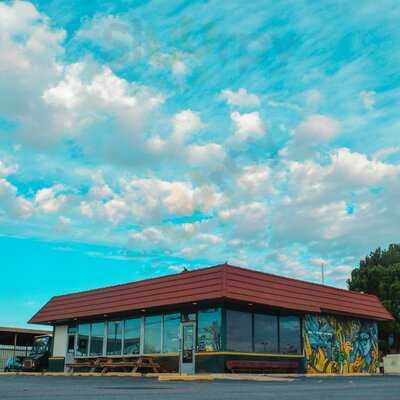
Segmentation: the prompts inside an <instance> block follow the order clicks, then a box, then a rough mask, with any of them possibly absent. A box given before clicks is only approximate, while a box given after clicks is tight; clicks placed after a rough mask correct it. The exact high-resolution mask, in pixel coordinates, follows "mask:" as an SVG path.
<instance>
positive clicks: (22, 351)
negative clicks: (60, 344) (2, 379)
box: [0, 327, 51, 371]
mask: <svg viewBox="0 0 400 400" xmlns="http://www.w3.org/2000/svg"><path fill="white" fill-rule="evenodd" d="M48 334H51V332H49V331H43V330H38V329H25V328H9V327H0V371H3V370H4V366H5V363H6V361H7V359H8V358H10V357H16V356H22V357H25V356H27V355H28V354H29V352H30V351H31V349H32V345H33V342H34V340H35V337H36V336H40V335H48Z"/></svg>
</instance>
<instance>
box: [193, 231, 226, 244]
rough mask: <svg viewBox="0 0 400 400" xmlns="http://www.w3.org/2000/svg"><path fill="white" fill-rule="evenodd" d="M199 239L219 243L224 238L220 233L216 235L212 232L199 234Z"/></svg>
mask: <svg viewBox="0 0 400 400" xmlns="http://www.w3.org/2000/svg"><path fill="white" fill-rule="evenodd" d="M197 239H199V240H200V241H202V242H208V243H211V244H219V243H222V238H221V237H220V236H218V235H214V234H212V233H202V234H200V235H198V237H197Z"/></svg>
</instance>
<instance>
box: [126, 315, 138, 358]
mask: <svg viewBox="0 0 400 400" xmlns="http://www.w3.org/2000/svg"><path fill="white" fill-rule="evenodd" d="M140 321H141V319H140V318H135V319H128V320H126V321H125V331H124V354H139V353H140Z"/></svg>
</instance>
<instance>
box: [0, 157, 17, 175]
mask: <svg viewBox="0 0 400 400" xmlns="http://www.w3.org/2000/svg"><path fill="white" fill-rule="evenodd" d="M17 170H18V166H17V165H8V164H5V163H4V162H3V161H1V160H0V178H1V177H6V176H8V175H12V174H14V173H15V172H17Z"/></svg>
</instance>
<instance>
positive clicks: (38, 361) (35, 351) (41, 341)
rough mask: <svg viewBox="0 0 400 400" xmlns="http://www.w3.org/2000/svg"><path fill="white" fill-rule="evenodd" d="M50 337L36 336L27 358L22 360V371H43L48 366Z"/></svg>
mask: <svg viewBox="0 0 400 400" xmlns="http://www.w3.org/2000/svg"><path fill="white" fill-rule="evenodd" d="M51 343H52V337H51V336H49V335H42V336H37V337H36V338H35V341H34V343H33V346H32V350H31V352H30V353H29V356H28V357H25V358H24V361H23V366H22V371H26V372H37V371H45V370H47V369H48V366H49V357H50V354H51Z"/></svg>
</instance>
